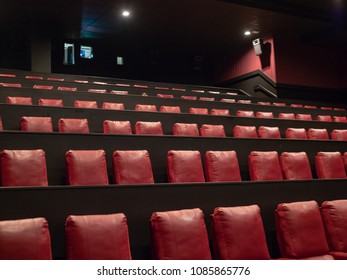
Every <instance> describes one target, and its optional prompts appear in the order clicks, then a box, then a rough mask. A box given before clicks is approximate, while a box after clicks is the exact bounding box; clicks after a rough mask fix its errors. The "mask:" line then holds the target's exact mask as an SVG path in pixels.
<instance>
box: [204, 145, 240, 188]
mask: <svg viewBox="0 0 347 280" xmlns="http://www.w3.org/2000/svg"><path fill="white" fill-rule="evenodd" d="M205 174H206V181H207V182H240V181H241V176H240V167H239V161H238V159H237V154H236V152H235V151H207V152H206V154H205Z"/></svg>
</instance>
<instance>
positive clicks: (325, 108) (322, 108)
mask: <svg viewBox="0 0 347 280" xmlns="http://www.w3.org/2000/svg"><path fill="white" fill-rule="evenodd" d="M320 108H321V110H332V109H333V107H320Z"/></svg>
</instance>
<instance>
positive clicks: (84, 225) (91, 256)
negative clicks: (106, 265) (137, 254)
mask: <svg viewBox="0 0 347 280" xmlns="http://www.w3.org/2000/svg"><path fill="white" fill-rule="evenodd" d="M65 234H66V253H67V259H68V260H131V253H130V243H129V234H128V225H127V219H126V217H125V215H124V214H123V213H119V214H108V215H86V216H75V215H71V216H68V217H67V219H66V223H65Z"/></svg>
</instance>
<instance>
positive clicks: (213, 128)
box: [200, 124, 226, 137]
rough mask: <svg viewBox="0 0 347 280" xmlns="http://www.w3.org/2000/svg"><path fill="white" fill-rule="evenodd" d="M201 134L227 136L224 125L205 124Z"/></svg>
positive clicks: (205, 135) (201, 128)
mask: <svg viewBox="0 0 347 280" xmlns="http://www.w3.org/2000/svg"><path fill="white" fill-rule="evenodd" d="M200 135H201V136H204V137H226V135H225V130H224V125H214V124H203V125H202V126H201V127H200Z"/></svg>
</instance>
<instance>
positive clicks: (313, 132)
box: [307, 128, 329, 140]
mask: <svg viewBox="0 0 347 280" xmlns="http://www.w3.org/2000/svg"><path fill="white" fill-rule="evenodd" d="M307 137H308V139H314V140H329V134H328V131H327V129H326V128H309V129H308V131H307Z"/></svg>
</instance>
